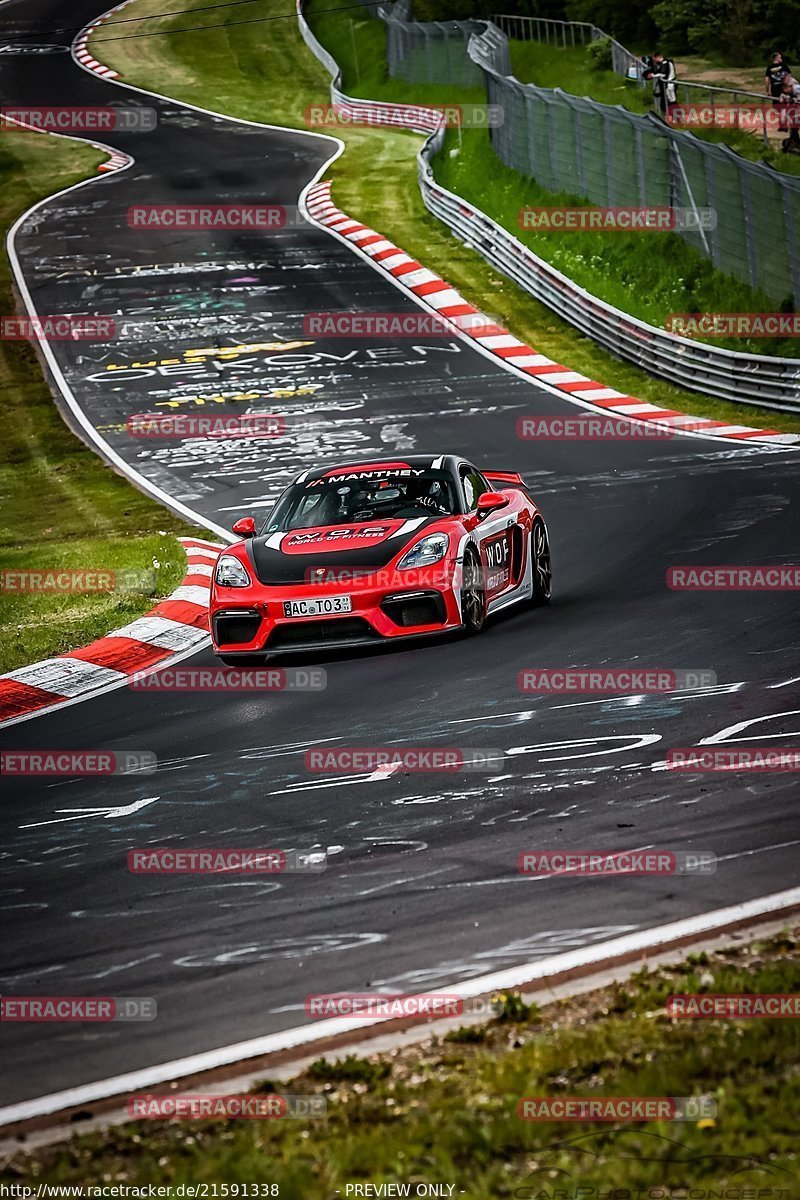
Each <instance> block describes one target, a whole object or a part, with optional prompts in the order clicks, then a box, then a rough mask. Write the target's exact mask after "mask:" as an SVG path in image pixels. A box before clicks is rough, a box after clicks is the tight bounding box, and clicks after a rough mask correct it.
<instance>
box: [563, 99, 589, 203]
mask: <svg viewBox="0 0 800 1200" xmlns="http://www.w3.org/2000/svg"><path fill="white" fill-rule="evenodd" d="M567 107H568V109H569V111H570V112H571V113H572V123H573V128H574V130H575V166H576V167H577V169H578V171H577V174H578V187H579V188H580V194H581V195H582V196H585V195H586V174H585V171H584V166H583V121H582V118H581V110H580V109H579V108H578V106H577V104H568V105H567Z"/></svg>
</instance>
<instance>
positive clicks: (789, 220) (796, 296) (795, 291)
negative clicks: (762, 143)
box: [778, 179, 800, 308]
mask: <svg viewBox="0 0 800 1200" xmlns="http://www.w3.org/2000/svg"><path fill="white" fill-rule="evenodd" d="M778 182H779V183H780V188H781V195H782V197H783V217H784V221H785V223H786V249H787V251H788V254H789V271H790V274H791V277H792V299H793V301H794V308H797V306H798V304H800V260H798V256H797V230H796V229H795V223H794V210H793V208H792V195H791V192H790V191H789V188H788V187H787V186H786V184H785V182H784V181H783V180H782V179H779V181H778Z"/></svg>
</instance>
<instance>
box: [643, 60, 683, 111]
mask: <svg viewBox="0 0 800 1200" xmlns="http://www.w3.org/2000/svg"><path fill="white" fill-rule="evenodd" d="M644 77H645V79H651V80H652V81H653V103H654V104H655V108H656V112H657V113H658V115H659V116H660V117H665V116H666V115H667V109H668V108H669V106H670V104H674V103H675V94H676V93H675V63H674V62H673V61H672V59H671V58H664V55H663V54H662V53H661V51H660V50H657V51H656V52H655V54H654V55H653V57H652V58H651V59H650V62H649V66H648V67H647V69H646V70H645V73H644Z"/></svg>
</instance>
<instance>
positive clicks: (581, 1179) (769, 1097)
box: [5, 930, 800, 1200]
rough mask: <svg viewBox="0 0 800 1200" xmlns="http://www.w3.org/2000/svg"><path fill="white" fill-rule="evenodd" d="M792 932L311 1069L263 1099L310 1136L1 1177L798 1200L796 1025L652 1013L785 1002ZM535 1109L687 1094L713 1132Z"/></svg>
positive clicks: (282, 1133)
mask: <svg viewBox="0 0 800 1200" xmlns="http://www.w3.org/2000/svg"><path fill="white" fill-rule="evenodd" d="M798 932H799V931H798V930H794V931H793V932H792V933H791V934H788V933H786V934H784V935H782V936H780V937H776V938H772V939H770V940H768V941H765V942H763V943H761V944H753V945H751V946H741V947H737V948H733V949H730V950H726V951H724V952H721V953H718V954H714V955H706V954H701V955H698V956H694V957H692V958H690V959H689V960H688V962H686V963H678V964H676V965H675V966H672V967H668V968H664V969H660V970H658V971H656V972H653V973H647V971H646V970H645V971H642V972H640V973H639V974H638V975H636V976H634V977H633V978H632V979H631V980H629V981H627V982H626V983H624V984H619V985H616V986H614V987H612V988H609V989H606V990H604V991H602V992H594V993H591V994H589V995H586V996H582V997H577V998H575V999H568V1000H563V1001H560V1002H558V1003H556V1004H553V1005H548V1006H547V1007H546V1008H543V1009H542V1010H539V1009H538V1008H536V1007H535V1006H527V1005H525V1004H524V1003H522V1002H521V1000H520V998H519V997H516V996H513V995H512V996H510V997H505V998H502V997H499V998H497V1000H498V1005H497V1007H498V1009H499V1016H498V1017H497V1018H496V1019H495V1020H493V1021H492V1022H490V1023H489V1024H487V1025H483V1026H474V1025H473V1026H467V1027H463V1028H462V1029H461V1030H454V1031H453V1032H452V1033H451V1034H448V1035H447V1036H445V1037H444V1038H436V1039H431V1040H429V1041H427V1042H425V1043H422V1044H420V1045H416V1046H408V1047H404V1048H402V1049H397V1050H394V1051H393V1052H392V1053H390V1054H388V1055H384V1056H375V1057H372V1058H368V1059H358V1058H354V1057H347V1058H345V1059H343V1060H342V1061H340V1062H327V1061H325V1060H318V1061H317V1062H315V1063H314V1064H312V1066H311V1067H310V1068H309V1069H308V1070H307V1071H306V1072H305V1073H304V1074H303V1075H300V1076H298V1077H297V1078H296V1079H294V1080H292V1081H291V1083H289V1084H286V1085H281V1086H278V1085H277V1084H276V1083H273V1082H270V1081H269V1080H265V1081H264V1082H263V1083H262V1084H261V1085H260V1088H259V1089H258V1090H260V1091H261V1092H273V1091H278V1092H284V1093H287V1094H290V1095H306V1094H313V1095H320V1096H324V1097H325V1098H326V1100H327V1119H324V1120H318V1121H315V1122H308V1121H305V1120H284V1121H280V1120H278V1121H258V1120H254V1121H229V1122H223V1121H209V1120H206V1121H182V1122H181V1121H164V1120H160V1121H159V1120H152V1121H140V1122H138V1123H131V1124H129V1125H126V1126H124V1127H117V1128H114V1129H111V1130H108V1131H107V1132H104V1133H99V1134H92V1135H89V1136H85V1137H76V1138H74V1139H73V1141H72V1142H71V1143H70V1144H69V1145H68V1146H55V1147H53V1148H52V1149H50V1150H46V1151H39V1152H36V1153H35V1154H33V1155H32V1156H31V1157H29V1158H28V1157H25V1156H24V1155H23V1153H22V1152H20V1153H18V1154H17V1155H16V1156H15V1157H14V1159H13V1160H12V1161H11V1162H10V1163H8V1165H7V1167H6V1172H5V1174H6V1177H7V1178H13V1180H14V1182H17V1183H20V1184H27V1185H29V1186H30V1185H34V1186H35V1185H36V1183H37V1182H38V1183H41V1182H50V1183H53V1182H55V1183H84V1184H85V1183H87V1182H93V1181H95V1180H98V1181H99V1180H101V1179H102V1180H103V1182H104V1183H110V1184H113V1183H118V1182H125V1183H126V1184H128V1185H145V1184H159V1185H161V1186H165V1187H167V1188H168V1189H169V1191H168V1192H166V1193H162V1195H163V1194H166V1195H180V1193H179V1192H177V1191H176V1190H175V1189H176V1188H177V1187H178V1186H179V1185H180V1184H189V1183H194V1184H202V1183H209V1184H211V1183H217V1184H219V1183H221V1182H222V1181H225V1182H226V1183H228V1184H231V1185H234V1184H239V1185H244V1184H248V1183H249V1184H255V1183H260V1184H263V1183H268V1184H269V1185H273V1184H274V1185H276V1186H277V1189H278V1190H276V1192H275V1193H273V1194H279V1195H280V1197H281V1200H319V1198H328V1197H331V1198H333V1197H336V1196H337V1195H340V1196H342V1197H346V1196H347V1195H348V1194H349V1195H351V1196H353V1195H357V1194H358V1193H354V1192H353V1191H352V1190H351V1191H350V1192H349V1193H348V1185H349V1186H350V1187H351V1188H352V1185H354V1184H359V1185H363V1184H364V1183H366V1182H369V1183H371V1184H373V1185H380V1184H397V1185H404V1184H410V1185H411V1188H412V1190H411V1192H410V1194H411V1195H415V1194H417V1193H416V1185H418V1184H425V1183H427V1184H430V1183H436V1184H439V1185H442V1184H443V1185H445V1186H447V1185H453V1186H454V1191H453V1193H452V1194H453V1195H455V1196H458V1195H460V1194H464V1195H468V1196H469V1197H470V1200H503V1198H504V1197H512V1196H514V1197H519V1198H521V1200H522V1198H525V1200H557V1198H559V1197H561V1198H568V1200H574V1197H576V1196H580V1197H584V1198H585V1200H597V1197H598V1194H599V1193H601V1192H602V1193H603V1194H605V1195H608V1194H609V1189H616V1188H619V1189H628V1190H620V1191H619V1192H615V1191H611V1192H610V1194H611V1195H612V1196H619V1197H632V1196H636V1195H641V1196H653V1197H656V1196H658V1197H662V1198H667V1200H668V1198H669V1197H670V1196H682V1197H683V1196H687V1195H690V1196H697V1197H701V1198H704V1200H708V1198H709V1197H711V1196H721V1197H730V1198H736V1200H744V1198H746V1197H756V1196H761V1197H768V1196H769V1197H771V1198H772V1200H778V1197H781V1200H790V1198H791V1197H797V1196H800V1163H798V1145H797V1125H796V1112H797V1106H798V1103H800V1023H799V1022H797V1021H796V1020H794V1021H793V1020H764V1019H751V1020H738V1021H734V1020H702V1021H691V1020H680V1019H675V1018H671V1017H669V1016H668V1015H667V1014H666V1011H665V1004H666V1000H667V997H668V996H669V995H670V994H672V993H694V992H704V993H740V992H756V993H776V992H777V993H787V992H793V991H796V990H797V988H798V984H799V983H800V950H798V944H797V936H798ZM534 1096H536V1097H548V1098H553V1097H565V1096H581V1097H587V1098H604V1097H611V1096H628V1097H630V1096H650V1097H661V1096H683V1097H687V1096H691V1097H704V1098H705V1099H706V1101H713V1102H714V1103H715V1104H716V1115H715V1116H696V1117H694V1118H693V1119H691V1120H685V1121H669V1122H667V1121H661V1122H650V1123H638V1124H628V1125H623V1124H619V1123H616V1124H611V1125H599V1124H589V1123H578V1124H567V1123H564V1122H561V1123H558V1122H544V1123H538V1122H532V1121H529V1120H522V1119H520V1117H519V1116H518V1115H517V1113H518V1102H519V1100H520V1099H521V1098H522V1097H534ZM578 1188H580V1189H585V1190H580V1191H578V1190H576V1189H578ZM595 1188H596V1189H598V1190H597V1191H595V1190H594V1189H595ZM764 1188H767V1189H770V1190H768V1191H763V1190H759V1189H764ZM637 1189H641V1191H637ZM648 1189H653V1190H652V1191H650V1190H648ZM702 1189H708V1190H707V1191H703V1190H702ZM753 1189H754V1190H753ZM184 1194H189V1193H188V1192H185V1193H184ZM208 1194H209V1195H211V1194H212V1192H211V1191H210V1190H209V1193H208ZM219 1194H225V1193H219ZM228 1194H229V1195H235V1194H236V1193H234V1192H232V1191H231V1192H229V1193H228ZM242 1194H255V1193H243V1192H240V1193H239V1195H242ZM258 1194H259V1195H265V1194H269V1193H268V1192H267V1193H265V1192H259V1193H258ZM361 1194H362V1195H363V1194H375V1195H377V1194H387V1195H392V1194H394V1195H402V1194H403V1192H402V1191H401V1192H397V1191H395V1192H392V1191H388V1192H386V1191H384V1192H383V1193H378V1192H372V1193H369V1192H367V1193H364V1192H362V1193H361ZM438 1194H440V1195H441V1194H444V1195H447V1194H448V1193H447V1192H446V1191H445V1192H444V1193H441V1192H440V1193H438Z"/></svg>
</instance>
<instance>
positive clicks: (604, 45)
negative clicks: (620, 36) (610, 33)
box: [586, 37, 614, 71]
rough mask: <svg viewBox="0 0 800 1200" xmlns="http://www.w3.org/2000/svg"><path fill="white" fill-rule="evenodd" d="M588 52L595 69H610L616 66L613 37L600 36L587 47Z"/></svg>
mask: <svg viewBox="0 0 800 1200" xmlns="http://www.w3.org/2000/svg"><path fill="white" fill-rule="evenodd" d="M586 53H587V54H588V56H589V61H590V62H591V64H592V70H593V71H610V70H612V69H613V66H614V56H613V52H612V49H611V38H607V37H606V38H598V40H597V41H596V42H590V43H589V45H588V46H587V47H586Z"/></svg>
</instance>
